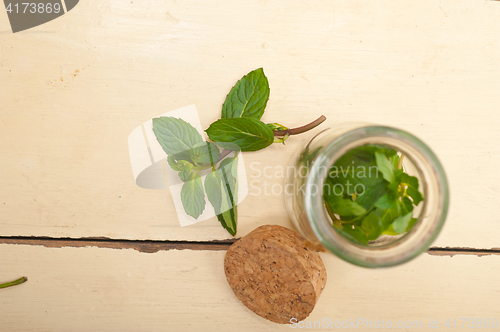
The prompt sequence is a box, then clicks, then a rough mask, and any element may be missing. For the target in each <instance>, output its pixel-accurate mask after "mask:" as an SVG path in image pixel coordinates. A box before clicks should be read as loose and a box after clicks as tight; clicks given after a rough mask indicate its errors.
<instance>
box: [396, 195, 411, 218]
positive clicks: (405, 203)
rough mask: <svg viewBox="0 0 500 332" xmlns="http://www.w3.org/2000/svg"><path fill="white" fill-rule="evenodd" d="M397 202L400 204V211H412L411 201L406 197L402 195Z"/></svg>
mask: <svg viewBox="0 0 500 332" xmlns="http://www.w3.org/2000/svg"><path fill="white" fill-rule="evenodd" d="M398 203H399V205H400V206H401V211H402V213H403V214H406V213H408V212H411V211H413V203H412V201H410V199H409V198H408V197H403V198H402V199H401V201H400V202H398Z"/></svg>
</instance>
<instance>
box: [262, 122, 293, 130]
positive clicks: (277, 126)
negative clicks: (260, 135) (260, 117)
mask: <svg viewBox="0 0 500 332" xmlns="http://www.w3.org/2000/svg"><path fill="white" fill-rule="evenodd" d="M267 126H268V127H269V128H270V129H271V130H272V131H275V130H276V131H285V130H288V128H287V127H285V126H283V125H282V124H279V123H268V124H267Z"/></svg>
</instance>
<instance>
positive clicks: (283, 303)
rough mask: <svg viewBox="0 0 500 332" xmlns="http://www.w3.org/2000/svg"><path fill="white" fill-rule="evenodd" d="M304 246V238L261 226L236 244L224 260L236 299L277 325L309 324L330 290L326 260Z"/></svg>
mask: <svg viewBox="0 0 500 332" xmlns="http://www.w3.org/2000/svg"><path fill="white" fill-rule="evenodd" d="M305 243H306V240H305V239H304V238H303V237H301V236H300V235H299V234H297V233H295V232H293V231H292V230H290V229H288V228H285V227H282V226H277V225H265V226H261V227H259V228H257V229H255V230H254V231H252V232H251V233H249V234H248V235H246V236H244V237H243V238H241V239H240V240H238V241H236V242H235V243H234V244H233V245H232V246H231V247H230V248H229V249H228V251H227V253H226V256H225V259H224V270H225V272H226V278H227V281H228V283H229V286H231V288H232V290H233V292H234V294H235V295H236V296H237V297H238V299H239V300H240V301H241V302H243V304H244V305H245V306H246V307H247V308H249V309H250V310H252V311H253V312H254V313H256V314H257V315H259V316H261V317H264V318H265V319H268V320H270V321H273V322H275V323H280V324H290V323H291V322H290V320H291V319H292V318H295V319H297V321H301V320H304V319H305V318H306V317H307V316H309V314H310V313H311V312H312V311H313V309H314V306H315V305H316V302H317V301H318V299H319V296H320V294H321V292H322V291H323V288H324V287H325V284H326V270H325V266H324V265H323V261H322V260H321V257H320V256H319V254H318V253H317V252H316V251H313V250H309V249H307V248H306V246H305ZM292 322H295V321H292Z"/></svg>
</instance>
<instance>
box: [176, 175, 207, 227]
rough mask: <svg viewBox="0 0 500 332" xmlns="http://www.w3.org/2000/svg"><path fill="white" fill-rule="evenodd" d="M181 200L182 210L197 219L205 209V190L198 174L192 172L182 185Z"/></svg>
mask: <svg viewBox="0 0 500 332" xmlns="http://www.w3.org/2000/svg"><path fill="white" fill-rule="evenodd" d="M181 200H182V205H183V206H184V211H186V213H187V214H188V215H190V216H191V217H193V218H195V219H198V217H199V216H200V215H201V214H202V213H203V210H204V209H205V192H204V190H203V184H202V182H201V178H200V175H199V174H198V173H197V172H192V173H191V174H190V175H189V177H188V179H187V181H186V182H185V183H184V184H183V185H182V189H181Z"/></svg>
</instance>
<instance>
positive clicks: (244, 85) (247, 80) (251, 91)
mask: <svg viewBox="0 0 500 332" xmlns="http://www.w3.org/2000/svg"><path fill="white" fill-rule="evenodd" d="M269 91H270V90H269V81H268V80H267V77H266V75H264V70H263V69H262V68H259V69H256V70H254V71H251V72H250V73H248V74H247V75H245V76H243V77H242V78H241V79H240V80H239V81H238V82H237V83H236V85H235V86H234V87H233V88H232V89H231V91H230V92H229V94H228V95H227V96H226V100H225V101H224V105H222V115H221V117H222V118H240V117H247V118H254V119H258V120H259V119H260V118H261V117H262V114H263V113H264V109H265V108H266V105H267V101H268V99H269Z"/></svg>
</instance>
